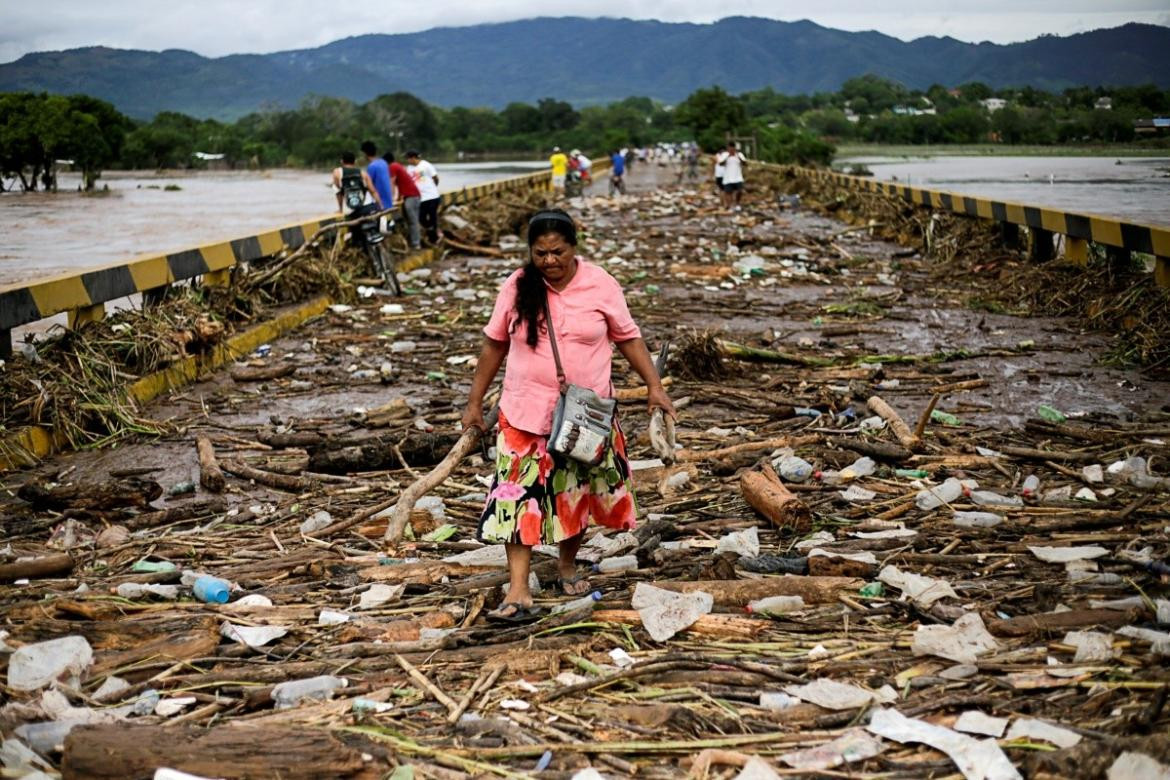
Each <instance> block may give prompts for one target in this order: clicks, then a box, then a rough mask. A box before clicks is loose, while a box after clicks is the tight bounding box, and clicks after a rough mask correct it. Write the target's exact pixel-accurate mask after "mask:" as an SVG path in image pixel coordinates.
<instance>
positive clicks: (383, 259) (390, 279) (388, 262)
mask: <svg viewBox="0 0 1170 780" xmlns="http://www.w3.org/2000/svg"><path fill="white" fill-rule="evenodd" d="M374 252H375V253H376V254H377V255H378V256H379V257H380V260H379V262H378V265H379V266H380V269H379V270H380V272H381V274H382V279H383V280H384V281H385V282H386V286H387V287H388V288H390V290H391V291H392V292H393V293H394V294H395V295H402V285H400V284H399V283H398V274H397V273H395V271H394V257H393V256H392V255H391V254H390V250H389V249H387V248H386V244H384V243H380V244H378V245H377V246H376V247H374Z"/></svg>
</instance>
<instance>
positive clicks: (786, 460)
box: [772, 455, 814, 482]
mask: <svg viewBox="0 0 1170 780" xmlns="http://www.w3.org/2000/svg"><path fill="white" fill-rule="evenodd" d="M772 466H773V467H774V468H775V469H776V473H777V474H779V475H780V478H781V479H782V480H784V481H785V482H804V481H805V480H807V479H808V478H809V477H811V476H812V473H813V471H814V469H813V465H812V464H811V463H809V462H808V461H807V460H805V459H803V458H798V457H796V456H795V455H782V456H780V457H779V458H776V459H775V460H774V461H772Z"/></svg>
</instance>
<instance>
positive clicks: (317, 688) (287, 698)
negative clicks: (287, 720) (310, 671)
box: [272, 674, 349, 710]
mask: <svg viewBox="0 0 1170 780" xmlns="http://www.w3.org/2000/svg"><path fill="white" fill-rule="evenodd" d="M347 685H349V680H347V679H345V678H344V677H334V676H333V675H331V674H323V675H321V676H319V677H307V678H305V679H303V680H290V681H289V682H283V683H279V684H277V685H274V686H273V687H272V701H273V702H275V703H276V708H277V709H278V710H285V709H288V708H289V707H295V706H297V705H298V704H300V703H301V702H303V701H305V700H312V701H328V700H329V699H332V698H333V692H334V691H336V690H337V689H339V688H344V687H345V686H347Z"/></svg>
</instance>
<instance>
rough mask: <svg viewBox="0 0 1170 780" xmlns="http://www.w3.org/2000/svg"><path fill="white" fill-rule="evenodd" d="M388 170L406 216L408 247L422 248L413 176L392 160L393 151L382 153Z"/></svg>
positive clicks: (416, 193) (417, 197)
mask: <svg viewBox="0 0 1170 780" xmlns="http://www.w3.org/2000/svg"><path fill="white" fill-rule="evenodd" d="M382 159H383V160H385V161H386V166H387V168H388V170H389V171H390V178H391V179H392V180H393V182H394V191H395V192H396V193H397V195H398V197H399V198H401V199H402V213H403V214H404V215H405V216H406V225H407V228H409V235H410V248H411V249H422V237H421V234H420V231H419V224H418V209H419V202H420V197H419V192H418V187H417V186H416V185H415V183H414V177H412V176H411V175H410V172H409V171H407V170H406V168H405V167H403V165H402V163H400V162H396V161H395V160H394V153H393V152H386V154H384V155H382Z"/></svg>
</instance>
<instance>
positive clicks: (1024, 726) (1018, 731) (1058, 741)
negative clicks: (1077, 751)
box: [1007, 718, 1082, 748]
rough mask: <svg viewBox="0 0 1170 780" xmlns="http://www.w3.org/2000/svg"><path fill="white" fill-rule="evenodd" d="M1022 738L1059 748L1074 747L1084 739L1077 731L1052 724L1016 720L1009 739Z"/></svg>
mask: <svg viewBox="0 0 1170 780" xmlns="http://www.w3.org/2000/svg"><path fill="white" fill-rule="evenodd" d="M1021 737H1022V738H1024V739H1029V740H1032V739H1040V740H1043V741H1045V742H1051V743H1052V744H1053V745H1056V746H1057V747H1059V748H1070V747H1073V746H1075V745H1076V744H1077V743H1079V742H1080V741H1081V739H1082V737H1081V735H1080V734H1078V733H1076V732H1075V731H1070V730H1069V729H1066V728H1063V727H1061V726H1057V725H1054V724H1052V723H1045V722H1044V721H1042V720H1036V719H1035V718H1016V720H1015V722H1014V723H1012V726H1011V728H1009V729H1008V733H1007V738H1008V739H1020V738H1021Z"/></svg>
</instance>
